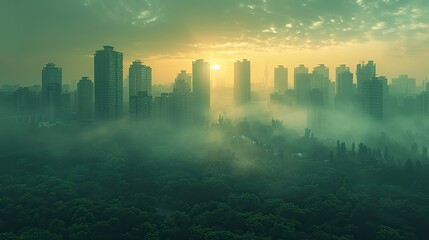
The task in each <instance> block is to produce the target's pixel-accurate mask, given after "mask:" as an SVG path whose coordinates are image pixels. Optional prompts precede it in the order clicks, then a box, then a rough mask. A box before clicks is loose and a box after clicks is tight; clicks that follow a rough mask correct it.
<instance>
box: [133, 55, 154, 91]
mask: <svg viewBox="0 0 429 240" xmlns="http://www.w3.org/2000/svg"><path fill="white" fill-rule="evenodd" d="M129 83H130V86H129V87H130V89H129V91H130V97H131V96H137V94H138V92H147V94H148V96H152V68H151V67H149V66H146V65H144V64H142V62H141V61H140V60H135V61H134V62H133V63H132V65H131V66H130V69H129Z"/></svg>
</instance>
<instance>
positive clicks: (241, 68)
mask: <svg viewBox="0 0 429 240" xmlns="http://www.w3.org/2000/svg"><path fill="white" fill-rule="evenodd" d="M234 101H235V103H236V104H237V105H244V104H248V103H250V62H249V61H248V60H247V59H243V61H241V62H240V61H237V62H235V64H234Z"/></svg>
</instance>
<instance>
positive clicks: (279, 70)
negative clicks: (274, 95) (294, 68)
mask: <svg viewBox="0 0 429 240" xmlns="http://www.w3.org/2000/svg"><path fill="white" fill-rule="evenodd" d="M288 81H289V77H288V69H287V68H285V67H284V66H283V65H279V66H278V67H276V68H274V91H275V92H282V93H284V92H286V90H287V89H288V87H289V82H288Z"/></svg>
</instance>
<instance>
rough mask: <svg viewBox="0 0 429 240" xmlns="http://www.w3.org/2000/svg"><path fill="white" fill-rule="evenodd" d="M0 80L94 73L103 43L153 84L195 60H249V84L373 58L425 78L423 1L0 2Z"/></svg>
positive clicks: (228, 65) (426, 6) (391, 71)
mask: <svg viewBox="0 0 429 240" xmlns="http://www.w3.org/2000/svg"><path fill="white" fill-rule="evenodd" d="M0 29H2V37H1V38H0V46H1V49H2V51H1V53H2V58H1V60H0V61H1V62H0V83H3V84H4V83H18V84H23V85H25V84H38V83H39V84H40V81H41V79H40V78H41V73H40V72H41V69H42V67H43V66H44V65H45V64H46V63H47V62H54V63H56V64H57V65H58V66H60V67H62V68H63V82H64V83H70V82H72V81H76V80H78V79H79V78H80V77H81V76H89V77H91V78H92V76H93V59H92V56H93V54H94V52H95V51H96V50H99V49H102V46H103V45H111V46H114V47H115V49H116V50H117V51H120V52H123V53H124V73H125V78H126V75H127V74H126V73H127V72H128V67H129V65H130V63H131V62H132V61H133V60H135V59H141V60H142V61H143V62H144V63H146V64H147V65H150V66H151V67H152V68H153V82H154V84H157V83H163V84H167V83H170V82H172V81H173V80H174V77H175V76H176V74H177V73H178V72H179V71H180V70H182V69H185V70H188V71H191V64H192V61H193V60H195V59H199V58H203V59H206V60H207V61H210V62H211V63H212V64H219V65H220V66H221V69H220V70H219V71H217V72H215V73H214V74H216V76H214V78H217V77H221V78H225V79H226V80H227V81H232V76H233V73H232V68H233V63H234V61H236V60H239V59H243V58H246V59H249V60H250V61H251V66H252V82H260V81H262V80H263V79H264V71H265V68H268V72H269V80H270V82H271V78H272V75H273V68H274V67H275V66H276V65H279V64H282V65H285V66H286V67H288V68H289V76H290V84H292V83H293V81H292V74H293V68H294V67H295V66H297V65H298V64H305V65H306V66H307V67H309V68H310V69H312V68H313V67H315V66H316V65H318V64H319V63H323V64H325V65H327V66H328V67H330V70H331V78H332V80H334V79H333V78H334V71H335V67H336V66H338V65H339V64H343V63H344V64H347V65H348V66H349V67H350V68H351V70H352V72H354V71H355V68H356V64H357V63H359V62H360V61H362V60H363V61H367V60H374V61H375V62H376V64H377V72H378V74H380V75H386V76H387V77H389V78H391V77H395V76H397V75H399V74H408V75H411V76H413V77H417V79H418V81H421V80H422V79H424V78H425V77H426V76H429V70H428V68H427V66H426V65H427V60H426V59H428V57H429V1H426V0H329V1H328V0H302V1H297V0H216V1H212V0H180V1H177V0H74V1H68V0H39V1H26V0H4V1H2V7H1V8H0Z"/></svg>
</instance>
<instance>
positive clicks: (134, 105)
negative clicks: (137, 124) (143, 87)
mask: <svg viewBox="0 0 429 240" xmlns="http://www.w3.org/2000/svg"><path fill="white" fill-rule="evenodd" d="M152 105H153V104H152V96H149V94H148V93H147V92H143V91H139V92H137V95H134V96H130V118H131V119H133V120H148V119H150V118H151V117H152Z"/></svg>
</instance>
